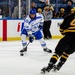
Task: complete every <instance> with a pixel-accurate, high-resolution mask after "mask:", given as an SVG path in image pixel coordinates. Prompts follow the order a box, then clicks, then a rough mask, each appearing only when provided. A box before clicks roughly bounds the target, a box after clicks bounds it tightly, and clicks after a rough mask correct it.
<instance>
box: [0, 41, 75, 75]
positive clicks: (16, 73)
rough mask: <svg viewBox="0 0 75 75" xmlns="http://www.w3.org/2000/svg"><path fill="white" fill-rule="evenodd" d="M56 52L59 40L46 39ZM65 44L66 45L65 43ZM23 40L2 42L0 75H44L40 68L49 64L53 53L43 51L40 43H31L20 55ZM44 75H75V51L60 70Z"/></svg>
mask: <svg viewBox="0 0 75 75" xmlns="http://www.w3.org/2000/svg"><path fill="white" fill-rule="evenodd" d="M45 41H46V43H47V46H48V48H50V49H52V51H53V52H54V49H55V46H56V44H57V43H58V41H59V40H45ZM63 46H64V45H63ZM20 49H22V45H21V41H15V42H14V41H13V42H0V75H42V74H41V73H40V70H41V69H42V68H43V67H45V66H47V64H48V62H49V59H50V57H51V55H52V54H53V53H51V54H50V53H46V52H44V51H43V49H42V47H41V46H40V43H39V42H38V41H34V42H33V43H32V44H29V46H28V51H27V53H26V54H25V55H24V56H20V53H19V51H20ZM44 75H75V53H74V54H72V55H71V56H70V57H69V59H68V60H67V62H66V63H65V65H64V66H63V67H62V68H61V70H60V71H59V72H52V71H51V72H50V73H48V74H44Z"/></svg>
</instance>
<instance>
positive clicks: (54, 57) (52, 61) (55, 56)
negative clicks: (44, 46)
mask: <svg viewBox="0 0 75 75" xmlns="http://www.w3.org/2000/svg"><path fill="white" fill-rule="evenodd" d="M58 59H59V56H58V55H57V54H54V55H52V57H51V59H50V62H49V64H48V65H49V66H50V65H54V64H55V63H56V62H57V60H58Z"/></svg>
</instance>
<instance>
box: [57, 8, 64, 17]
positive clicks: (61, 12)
mask: <svg viewBox="0 0 75 75" xmlns="http://www.w3.org/2000/svg"><path fill="white" fill-rule="evenodd" d="M64 17H65V9H64V8H61V9H60V12H58V13H57V14H56V18H64Z"/></svg>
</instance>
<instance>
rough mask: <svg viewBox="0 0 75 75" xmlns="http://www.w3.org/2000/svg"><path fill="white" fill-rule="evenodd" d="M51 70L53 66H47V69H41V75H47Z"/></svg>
mask: <svg viewBox="0 0 75 75" xmlns="http://www.w3.org/2000/svg"><path fill="white" fill-rule="evenodd" d="M52 68H53V64H49V65H48V66H47V67H44V68H42V69H41V73H48V72H50V70H51V69H52Z"/></svg>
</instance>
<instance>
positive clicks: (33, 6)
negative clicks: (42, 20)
mask: <svg viewBox="0 0 75 75" xmlns="http://www.w3.org/2000/svg"><path fill="white" fill-rule="evenodd" d="M31 8H35V9H36V11H37V7H36V4H35V3H34V2H32V3H31Z"/></svg>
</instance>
